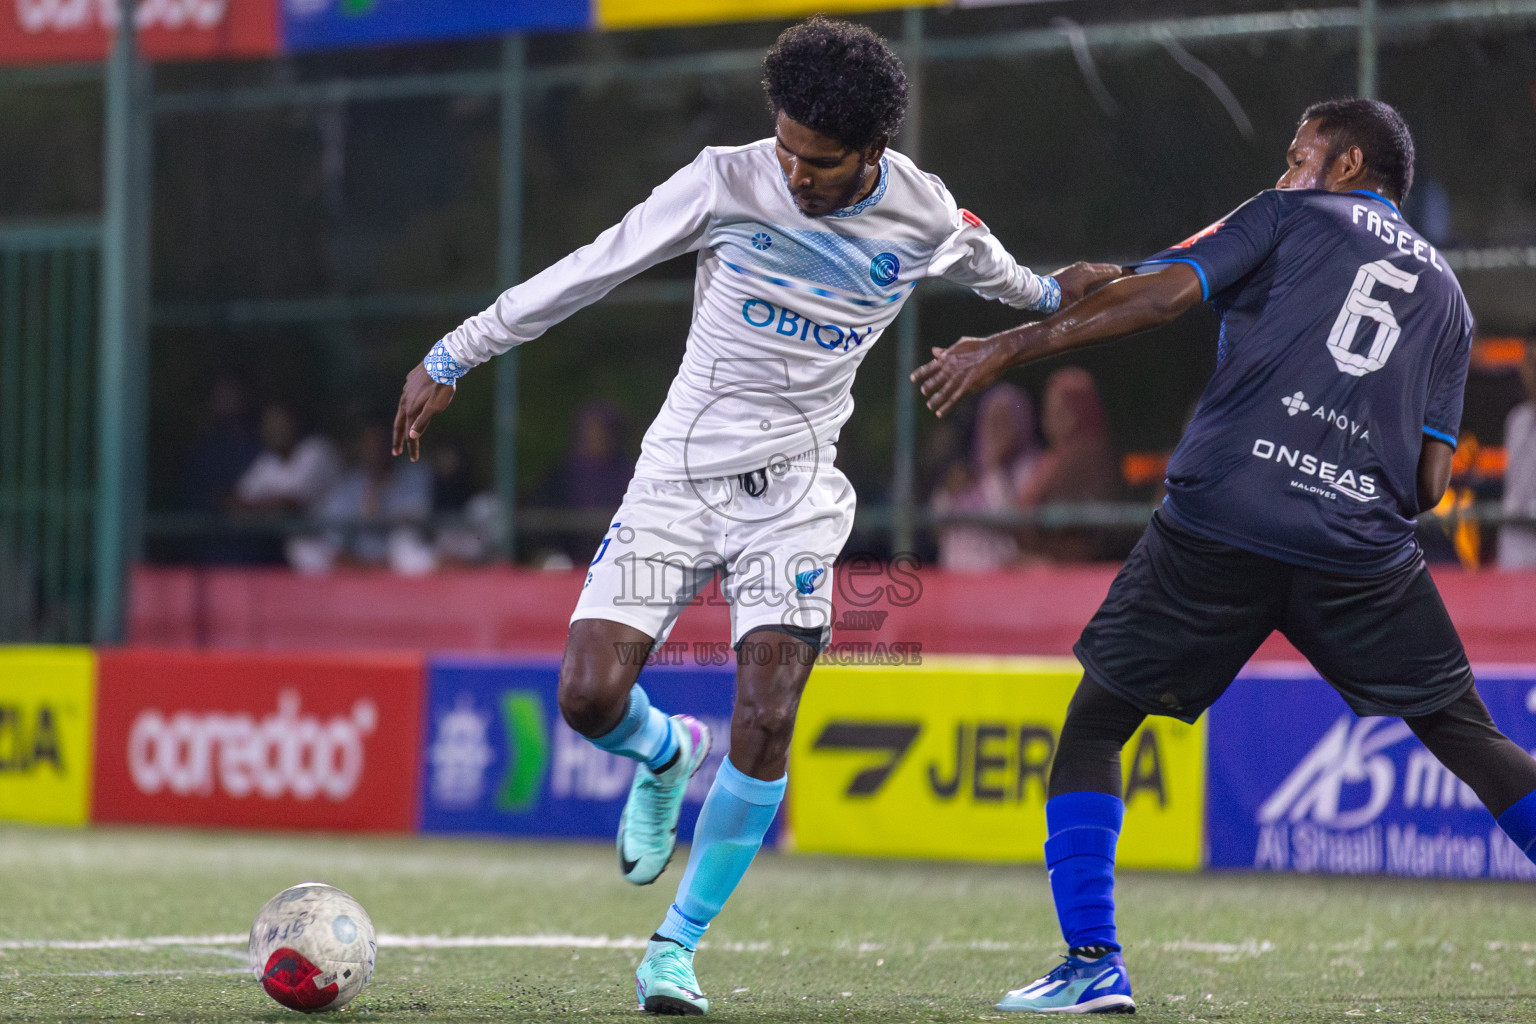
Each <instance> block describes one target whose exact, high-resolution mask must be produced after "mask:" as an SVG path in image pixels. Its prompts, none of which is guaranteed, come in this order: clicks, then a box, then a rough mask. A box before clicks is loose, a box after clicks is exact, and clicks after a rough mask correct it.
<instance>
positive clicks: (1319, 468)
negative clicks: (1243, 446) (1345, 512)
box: [1249, 437, 1381, 502]
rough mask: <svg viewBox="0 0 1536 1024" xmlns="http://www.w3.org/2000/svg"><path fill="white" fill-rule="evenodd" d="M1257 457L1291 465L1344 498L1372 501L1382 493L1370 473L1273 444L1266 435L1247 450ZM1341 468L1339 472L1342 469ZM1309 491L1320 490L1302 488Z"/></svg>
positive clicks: (1278, 463) (1282, 464)
mask: <svg viewBox="0 0 1536 1024" xmlns="http://www.w3.org/2000/svg"><path fill="white" fill-rule="evenodd" d="M1249 454H1251V455H1252V456H1253V457H1254V458H1256V459H1263V460H1264V461H1266V462H1273V463H1275V464H1277V465H1281V466H1290V467H1292V468H1293V469H1295V470H1297V471H1298V472H1300V473H1302V474H1304V475H1306V476H1310V477H1315V478H1316V479H1318V480H1319V481H1321V482H1322V483H1323V484H1324V485H1326V488H1327V490H1329V491H1337V492H1338V493H1340V494H1342V495H1344V496H1345V497H1347V498H1353V499H1354V500H1356V501H1360V502H1367V501H1375V500H1376V499H1377V498H1379V497H1381V495H1380V494H1379V493H1378V492H1377V490H1376V478H1375V477H1374V476H1371V475H1370V474H1369V473H1356V472H1355V471H1354V470H1352V469H1344V468H1343V467H1341V466H1339V465H1338V464H1337V463H1334V462H1324V461H1323V460H1322V459H1319V458H1318V457H1317V456H1316V455H1313V454H1312V453H1311V452H1304V451H1301V450H1300V449H1298V448H1290V447H1287V446H1286V445H1283V444H1276V443H1275V442H1274V441H1270V440H1267V439H1266V438H1262V437H1261V438H1256V439H1255V440H1254V442H1253V449H1252V451H1251V452H1250V453H1249ZM1341 470H1342V472H1341ZM1302 489H1303V490H1307V491H1309V492H1310V493H1322V491H1321V489H1319V490H1318V491H1315V492H1314V491H1313V490H1312V488H1310V487H1303V488H1302Z"/></svg>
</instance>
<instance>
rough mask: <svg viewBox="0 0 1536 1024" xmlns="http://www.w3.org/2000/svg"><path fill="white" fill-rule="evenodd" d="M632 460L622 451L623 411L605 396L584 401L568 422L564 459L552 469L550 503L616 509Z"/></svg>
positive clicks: (627, 484) (627, 482) (564, 505)
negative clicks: (567, 442) (568, 444)
mask: <svg viewBox="0 0 1536 1024" xmlns="http://www.w3.org/2000/svg"><path fill="white" fill-rule="evenodd" d="M634 474H635V460H634V459H631V458H630V457H629V456H628V455H626V454H625V453H624V415H623V413H622V412H621V411H620V410H619V407H618V406H616V405H614V404H613V403H612V402H609V401H607V400H605V399H601V398H595V399H592V400H591V401H588V402H584V403H582V405H581V406H580V407H579V408H578V409H577V410H576V416H575V422H574V423H573V424H572V425H571V444H570V447H569V449H568V450H567V452H566V456H565V461H564V462H562V463H561V464H560V465H559V467H557V468H556V470H555V477H554V481H553V485H552V487H551V489H550V490H551V493H550V497H551V499H552V500H551V502H550V504H552V505H555V506H559V507H564V508H602V509H616V508H618V507H619V503H620V502H621V501H623V500H624V491H625V490H626V489H627V488H628V487H629V478H630V477H632V476H634Z"/></svg>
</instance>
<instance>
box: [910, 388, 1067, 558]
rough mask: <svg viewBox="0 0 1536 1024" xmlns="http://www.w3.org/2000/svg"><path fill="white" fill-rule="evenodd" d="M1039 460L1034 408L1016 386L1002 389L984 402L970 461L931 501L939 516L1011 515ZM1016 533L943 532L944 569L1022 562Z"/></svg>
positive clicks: (956, 466)
mask: <svg viewBox="0 0 1536 1024" xmlns="http://www.w3.org/2000/svg"><path fill="white" fill-rule="evenodd" d="M1039 459H1040V449H1039V445H1038V444H1037V443H1036V435H1035V403H1034V401H1033V400H1032V399H1031V398H1030V397H1029V393H1028V392H1027V391H1025V390H1024V389H1023V388H1020V387H1016V386H1015V385H1013V384H997V385H994V386H993V387H992V388H990V389H989V390H988V391H987V392H986V393H985V394H983V395H982V396H981V399H980V402H979V403H978V408H977V412H976V426H975V430H974V432H973V440H972V444H971V454H970V458H969V460H955V461H954V462H953V463H951V465H950V469H949V472H948V473H947V474H946V476H945V477H944V479H943V480H942V481H941V482H940V485H939V488H938V490H937V491H935V492H934V495H933V499H932V501H931V503H930V504H931V507H932V509H933V513H934V515H936V516H944V515H952V514H955V513H966V512H1011V511H1015V510H1017V509H1018V507H1019V504H1018V496H1019V494H1020V492H1021V491H1022V490H1023V489H1024V488H1025V487H1026V486H1027V485H1028V483H1029V481H1030V477H1031V474H1032V473H1033V472H1034V470H1035V466H1036V464H1037V463H1038V461H1039ZM1019 550H1020V549H1019V541H1018V537H1017V531H1014V530H1007V529H1001V528H998V527H993V526H983V525H981V524H979V523H951V524H949V525H946V526H943V527H940V529H939V565H940V566H942V567H943V568H945V569H953V570H956V571H959V572H984V571H986V570H988V569H996V568H998V567H1000V566H1004V565H1008V564H1009V563H1010V562H1014V561H1017V560H1018V557H1019Z"/></svg>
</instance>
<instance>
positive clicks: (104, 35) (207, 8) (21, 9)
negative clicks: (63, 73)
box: [0, 0, 281, 64]
mask: <svg viewBox="0 0 1536 1024" xmlns="http://www.w3.org/2000/svg"><path fill="white" fill-rule="evenodd" d="M278 2H279V0H139V2H138V7H137V13H136V14H135V22H136V23H137V26H138V30H139V36H138V39H139V47H140V49H141V52H143V54H144V55H145V56H147V57H149V58H150V59H152V60H162V59H167V58H179V59H197V60H210V59H215V58H228V57H262V56H269V55H272V54H275V53H277V51H278V47H279V43H280V34H281V26H280V24H279V21H280V16H279V13H278ZM118 21H119V15H118V0H0V64H41V63H49V62H53V61H86V60H101V59H102V58H103V57H105V56H106V55H107V53H108V52H109V51H110V50H111V49H112V40H113V37H114V36H115V35H116V33H117V26H118Z"/></svg>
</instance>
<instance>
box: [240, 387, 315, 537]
mask: <svg viewBox="0 0 1536 1024" xmlns="http://www.w3.org/2000/svg"><path fill="white" fill-rule="evenodd" d="M261 444H262V451H261V454H260V455H258V456H256V461H255V462H253V463H251V465H250V468H249V469H247V470H246V471H245V473H244V474H243V475H242V476H241V477H240V480H239V482H238V483H236V485H235V499H236V502H237V504H238V505H239V507H240V508H242V509H245V510H248V511H253V512H265V513H276V514H287V515H296V514H303V513H309V514H311V515H313V514H314V513H315V512H317V511H318V507H319V503H320V500H321V499H322V498H323V497H324V496H325V492H326V490H327V488H328V487H329V486H330V485H331V483H332V481H334V480H335V478H336V473H337V471H338V470H339V469H340V465H339V460H338V459H337V457H336V449H335V448H334V446H332V444H331V442H330V441H329V440H327V439H326V438H324V437H322V436H320V435H319V434H313V435H311V436H309V437H306V438H303V439H302V440H301V439H300V438H299V423H298V420H296V419H295V418H294V415H293V412H292V411H291V410H289V409H288V408H286V407H285V406H281V405H269V406H267V407H266V409H264V410H263V411H262V414H261Z"/></svg>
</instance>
